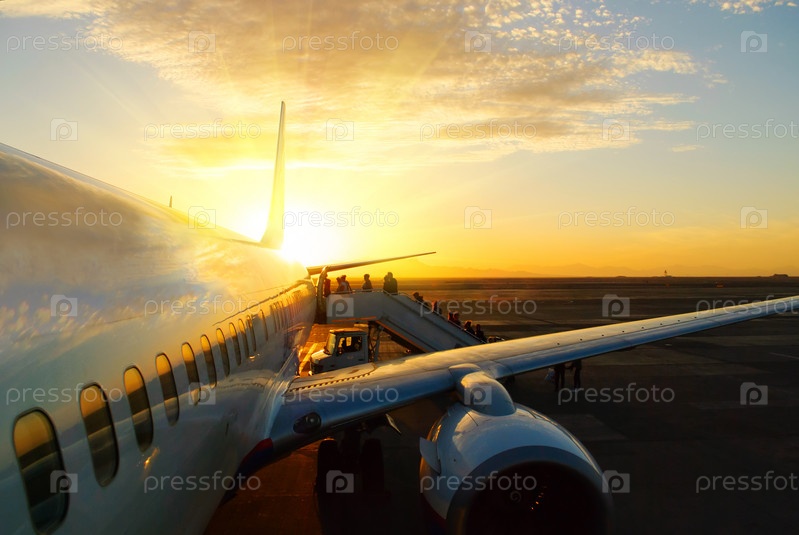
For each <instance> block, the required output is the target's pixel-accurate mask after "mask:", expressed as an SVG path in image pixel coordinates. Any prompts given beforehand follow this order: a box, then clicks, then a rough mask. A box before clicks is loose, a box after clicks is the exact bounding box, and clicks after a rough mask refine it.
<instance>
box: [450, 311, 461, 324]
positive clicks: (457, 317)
mask: <svg viewBox="0 0 799 535" xmlns="http://www.w3.org/2000/svg"><path fill="white" fill-rule="evenodd" d="M452 323H454V324H455V325H457V326H458V327H460V326H461V313H460V312H456V313H454V314H453V315H452Z"/></svg>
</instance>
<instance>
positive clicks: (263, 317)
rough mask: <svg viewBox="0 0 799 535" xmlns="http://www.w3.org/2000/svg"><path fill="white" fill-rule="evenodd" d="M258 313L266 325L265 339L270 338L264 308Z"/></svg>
mask: <svg viewBox="0 0 799 535" xmlns="http://www.w3.org/2000/svg"><path fill="white" fill-rule="evenodd" d="M258 315H259V316H260V317H261V323H263V325H264V340H269V329H268V328H267V326H266V315H265V314H264V309H261V310H259V311H258Z"/></svg>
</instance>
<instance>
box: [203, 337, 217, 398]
mask: <svg viewBox="0 0 799 535" xmlns="http://www.w3.org/2000/svg"><path fill="white" fill-rule="evenodd" d="M200 344H201V345H202V348H203V355H205V367H206V368H207V369H208V384H209V385H210V386H211V388H214V387H216V365H215V364H216V363H215V362H214V354H213V353H212V352H211V341H210V340H208V337H207V336H205V335H202V336H201V337H200Z"/></svg>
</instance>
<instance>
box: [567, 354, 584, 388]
mask: <svg viewBox="0 0 799 535" xmlns="http://www.w3.org/2000/svg"><path fill="white" fill-rule="evenodd" d="M569 369H570V370H574V378H573V379H574V389H575V390H577V389H578V388H582V387H583V381H582V379H581V378H580V372H582V371H583V359H577V360H575V361H573V362H572V364H571V366H569Z"/></svg>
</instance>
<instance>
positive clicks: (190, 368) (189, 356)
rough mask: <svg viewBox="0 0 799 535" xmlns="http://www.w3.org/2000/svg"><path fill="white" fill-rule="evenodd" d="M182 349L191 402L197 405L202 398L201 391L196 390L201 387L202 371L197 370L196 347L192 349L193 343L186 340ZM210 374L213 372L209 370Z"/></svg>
mask: <svg viewBox="0 0 799 535" xmlns="http://www.w3.org/2000/svg"><path fill="white" fill-rule="evenodd" d="M180 349H181V351H182V353H183V362H184V363H185V364H186V374H187V375H188V376H189V396H190V397H191V402H192V403H194V404H195V405H197V402H198V401H199V400H200V396H199V392H197V391H196V390H199V388H200V373H199V372H198V371H197V357H196V356H195V355H194V349H192V347H191V344H189V343H188V342H184V343H183V346H182V347H181V348H180ZM208 374H209V375H210V374H211V372H210V371H209V372H208Z"/></svg>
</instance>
